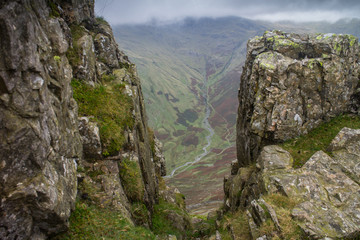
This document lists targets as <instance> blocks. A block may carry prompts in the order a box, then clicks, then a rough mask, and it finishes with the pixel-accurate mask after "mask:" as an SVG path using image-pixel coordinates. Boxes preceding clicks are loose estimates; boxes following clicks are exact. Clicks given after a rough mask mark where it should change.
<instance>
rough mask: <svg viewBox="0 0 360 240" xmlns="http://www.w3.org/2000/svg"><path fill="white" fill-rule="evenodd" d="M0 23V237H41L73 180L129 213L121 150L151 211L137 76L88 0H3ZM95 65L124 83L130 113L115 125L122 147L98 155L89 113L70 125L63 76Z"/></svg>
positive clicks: (71, 110)
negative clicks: (123, 124) (125, 124)
mask: <svg viewBox="0 0 360 240" xmlns="http://www.w3.org/2000/svg"><path fill="white" fill-rule="evenodd" d="M0 23H1V24H0V35H1V39H0V42H1V44H0V112H1V114H0V199H1V202H0V238H1V239H46V238H47V236H50V235H54V234H57V233H59V232H61V231H65V230H66V229H67V227H68V219H69V216H70V212H71V210H72V209H73V208H74V205H75V204H74V203H75V198H76V196H77V191H78V189H77V186H78V180H79V194H80V195H81V196H78V197H80V198H84V199H89V198H93V199H95V200H96V201H98V202H97V203H99V204H100V206H106V207H113V208H114V209H116V210H119V211H122V212H123V213H124V216H125V217H127V218H129V219H130V221H131V218H132V216H131V213H130V205H129V196H127V195H126V192H125V191H124V189H123V183H122V182H121V179H120V178H119V172H120V171H121V169H120V168H119V166H120V165H119V162H121V161H122V160H123V159H124V156H125V157H126V158H130V160H131V161H134V162H136V164H137V165H139V166H140V169H141V174H140V175H141V177H140V178H141V181H142V183H143V184H142V186H143V191H144V194H143V199H141V200H142V201H143V202H144V203H145V205H146V207H147V209H148V211H149V213H151V212H152V209H153V206H154V204H155V203H156V202H157V201H158V192H159V190H158V179H157V177H156V174H155V166H154V163H153V155H154V153H152V149H151V147H150V143H149V141H150V140H149V137H148V135H149V134H148V127H147V120H146V112H145V108H144V103H143V96H142V92H141V85H140V80H139V78H138V77H137V74H136V69H135V66H134V65H133V64H132V63H131V62H129V61H128V58H127V57H126V56H125V55H124V53H122V52H121V51H120V50H118V47H117V44H116V42H115V40H114V37H113V34H112V30H111V28H110V26H109V25H108V24H107V23H106V22H104V21H98V20H96V19H95V18H94V2H93V1H92V0H91V1H85V0H72V1H58V0H54V1H45V0H36V1H35V0H20V1H5V2H4V1H3V2H2V3H0ZM104 75H113V76H115V78H114V79H113V81H117V83H119V84H123V85H125V90H126V93H127V94H128V95H129V96H131V100H132V104H133V108H132V109H133V119H134V122H135V124H134V128H132V129H129V128H128V129H126V131H125V135H126V145H127V148H126V150H124V151H123V152H122V153H118V155H116V156H112V158H108V159H104V156H103V154H102V148H101V139H100V136H99V128H98V127H99V126H97V125H96V124H95V122H93V119H92V118H91V117H88V118H80V125H79V121H78V107H77V103H76V101H75V100H74V98H73V92H72V88H71V85H70V82H71V80H72V79H73V78H77V79H79V80H81V81H84V82H86V83H87V84H88V85H90V86H95V85H96V84H99V82H100V79H101V78H102V77H103V76H104ZM89 119H90V120H89ZM79 130H80V131H79ZM157 148H158V147H157ZM157 150H158V154H157V155H156V158H157V159H156V160H157V163H156V165H157V169H156V171H157V172H159V175H162V174H164V171H165V169H164V164H163V158H162V156H161V154H160V150H159V149H157ZM83 156H84V157H83ZM130 156H131V157H130ZM77 170H78V172H79V173H77ZM87 173H92V174H93V175H92V177H90V176H89V175H87ZM94 179H95V180H94ZM84 186H86V187H87V188H86V187H84ZM86 189H91V191H90V192H89V191H87V192H86V191H85V190H86ZM150 224H151V223H150Z"/></svg>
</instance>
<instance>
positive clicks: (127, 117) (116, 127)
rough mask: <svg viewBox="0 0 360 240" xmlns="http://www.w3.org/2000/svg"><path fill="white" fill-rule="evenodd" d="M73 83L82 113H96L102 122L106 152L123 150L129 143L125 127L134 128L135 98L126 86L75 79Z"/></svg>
mask: <svg viewBox="0 0 360 240" xmlns="http://www.w3.org/2000/svg"><path fill="white" fill-rule="evenodd" d="M71 86H72V87H73V91H74V98H75V100H76V101H77V103H78V105H79V115H80V116H94V120H95V121H96V122H97V123H98V124H99V128H100V138H101V142H102V147H103V155H104V156H107V155H113V154H116V153H117V152H119V150H120V149H121V148H122V146H123V144H124V143H125V137H124V130H125V129H126V128H132V127H133V125H134V119H133V117H132V108H133V106H132V100H131V98H130V97H129V96H128V95H126V94H124V93H123V91H122V90H123V86H118V85H115V86H106V85H99V86H96V87H91V86H89V85H87V84H85V83H84V82H81V81H79V80H76V79H73V81H72V82H71Z"/></svg>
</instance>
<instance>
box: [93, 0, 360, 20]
mask: <svg viewBox="0 0 360 240" xmlns="http://www.w3.org/2000/svg"><path fill="white" fill-rule="evenodd" d="M95 12H96V14H97V15H101V16H104V17H105V19H107V20H108V21H109V22H110V23H111V24H122V23H144V22H149V21H151V20H157V21H159V22H168V21H176V20H181V19H182V18H185V17H222V16H239V17H245V18H250V19H260V20H270V21H280V20H292V21H320V20H327V21H330V22H334V21H337V20H339V19H340V18H353V17H357V18H360V0H95Z"/></svg>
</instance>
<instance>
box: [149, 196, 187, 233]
mask: <svg viewBox="0 0 360 240" xmlns="http://www.w3.org/2000/svg"><path fill="white" fill-rule="evenodd" d="M170 212H174V213H176V214H177V215H179V216H182V217H183V218H184V219H185V222H186V224H188V225H189V226H190V217H189V215H188V214H187V212H185V211H184V210H183V209H181V208H180V207H179V206H177V205H176V204H172V203H169V202H166V201H165V200H164V199H162V198H160V200H159V203H158V204H157V205H155V207H154V213H153V216H152V223H153V228H152V230H153V232H154V233H155V234H156V235H176V236H177V237H178V238H180V237H181V236H183V235H184V233H183V232H180V231H179V229H177V228H175V227H174V226H173V224H174V223H172V222H171V221H169V219H168V218H167V216H168V214H169V213H170ZM185 229H186V226H185ZM188 231H190V230H189V229H188ZM187 235H188V236H190V235H191V232H188V233H187Z"/></svg>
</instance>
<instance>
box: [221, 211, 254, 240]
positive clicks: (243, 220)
mask: <svg viewBox="0 0 360 240" xmlns="http://www.w3.org/2000/svg"><path fill="white" fill-rule="evenodd" d="M230 225H231V226H233V230H234V235H235V236H236V237H237V238H236V239H239V240H247V239H251V233H250V227H249V223H248V220H247V217H246V213H245V212H244V211H241V210H239V211H237V212H236V213H227V214H226V215H225V216H224V218H223V219H222V220H221V225H220V229H219V231H220V233H221V237H222V239H224V240H231V239H232V237H231V234H230V232H229V229H228V226H230Z"/></svg>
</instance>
